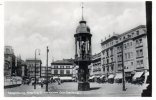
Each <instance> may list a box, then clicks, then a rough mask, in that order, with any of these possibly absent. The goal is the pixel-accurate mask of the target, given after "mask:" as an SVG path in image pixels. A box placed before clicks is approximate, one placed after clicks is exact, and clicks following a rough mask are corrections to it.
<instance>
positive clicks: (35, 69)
mask: <svg viewBox="0 0 156 100" xmlns="http://www.w3.org/2000/svg"><path fill="white" fill-rule="evenodd" d="M37 51H38V55H40V49H35V84H34V89H36V52H37Z"/></svg>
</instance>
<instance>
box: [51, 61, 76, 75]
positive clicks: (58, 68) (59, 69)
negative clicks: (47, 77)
mask: <svg viewBox="0 0 156 100" xmlns="http://www.w3.org/2000/svg"><path fill="white" fill-rule="evenodd" d="M74 67H75V64H74V60H73V59H63V60H57V61H54V62H52V63H51V73H52V76H57V77H65V76H69V77H73V68H74Z"/></svg>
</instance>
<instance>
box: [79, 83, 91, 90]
mask: <svg viewBox="0 0 156 100" xmlns="http://www.w3.org/2000/svg"><path fill="white" fill-rule="evenodd" d="M89 89H90V84H89V83H88V82H79V83H78V90H79V91H87V90H89Z"/></svg>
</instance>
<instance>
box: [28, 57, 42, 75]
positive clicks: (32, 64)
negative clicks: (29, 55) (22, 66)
mask: <svg viewBox="0 0 156 100" xmlns="http://www.w3.org/2000/svg"><path fill="white" fill-rule="evenodd" d="M26 65H27V69H28V71H27V72H28V74H27V75H28V77H29V78H34V77H35V59H27V60H26ZM41 66H42V61H41V60H40V59H36V77H37V78H39V77H41Z"/></svg>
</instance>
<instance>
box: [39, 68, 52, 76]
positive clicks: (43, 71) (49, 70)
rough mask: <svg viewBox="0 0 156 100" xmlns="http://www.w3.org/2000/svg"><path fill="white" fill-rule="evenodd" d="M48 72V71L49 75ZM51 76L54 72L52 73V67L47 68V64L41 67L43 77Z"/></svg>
mask: <svg viewBox="0 0 156 100" xmlns="http://www.w3.org/2000/svg"><path fill="white" fill-rule="evenodd" d="M47 72H48V75H47ZM47 76H48V77H49V78H50V77H51V76H52V74H51V67H48V70H47V67H46V66H42V67H41V78H46V77H47Z"/></svg>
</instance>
